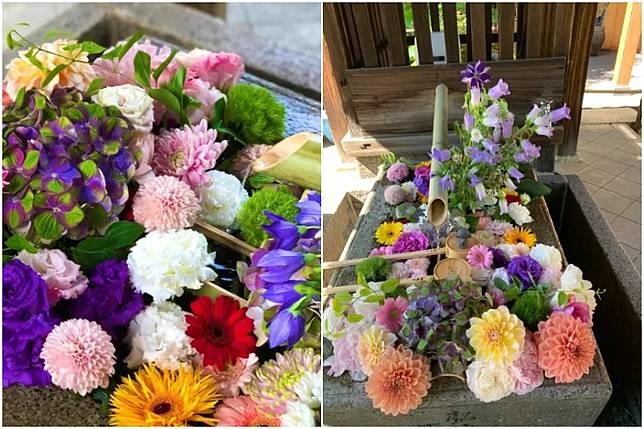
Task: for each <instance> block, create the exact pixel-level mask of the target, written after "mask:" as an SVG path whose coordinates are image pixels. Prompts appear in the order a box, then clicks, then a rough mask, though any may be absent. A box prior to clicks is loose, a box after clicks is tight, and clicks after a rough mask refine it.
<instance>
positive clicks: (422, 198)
mask: <svg viewBox="0 0 644 429" xmlns="http://www.w3.org/2000/svg"><path fill="white" fill-rule="evenodd" d="M418 201H420V202H421V203H422V204H427V203H428V202H429V196H425V195H423V194H421V193H420V192H418Z"/></svg>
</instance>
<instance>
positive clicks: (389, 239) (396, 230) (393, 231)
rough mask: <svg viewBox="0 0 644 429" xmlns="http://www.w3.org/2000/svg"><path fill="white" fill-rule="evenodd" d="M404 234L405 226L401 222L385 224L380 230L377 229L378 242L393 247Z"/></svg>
mask: <svg viewBox="0 0 644 429" xmlns="http://www.w3.org/2000/svg"><path fill="white" fill-rule="evenodd" d="M402 232H403V224H402V223H401V222H395V221H388V222H383V223H382V224H381V225H380V226H379V227H378V229H376V241H377V242H378V243H380V244H384V245H386V246H391V245H392V244H394V243H395V242H396V240H397V239H398V236H400V234H402Z"/></svg>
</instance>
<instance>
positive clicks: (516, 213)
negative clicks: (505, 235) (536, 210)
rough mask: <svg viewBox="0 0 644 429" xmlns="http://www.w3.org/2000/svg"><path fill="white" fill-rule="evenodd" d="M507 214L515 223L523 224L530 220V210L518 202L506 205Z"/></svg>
mask: <svg viewBox="0 0 644 429" xmlns="http://www.w3.org/2000/svg"><path fill="white" fill-rule="evenodd" d="M508 214H509V215H510V217H511V218H512V220H513V221H514V222H515V223H516V224H517V225H523V224H524V223H530V222H532V216H530V210H528V208H527V207H526V206H522V205H521V204H519V203H516V202H515V203H511V204H510V205H508Z"/></svg>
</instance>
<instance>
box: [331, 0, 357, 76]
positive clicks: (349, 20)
mask: <svg viewBox="0 0 644 429" xmlns="http://www.w3.org/2000/svg"><path fill="white" fill-rule="evenodd" d="M331 9H332V10H334V12H335V13H334V18H335V19H336V21H337V23H336V26H337V28H338V30H337V31H338V35H339V37H340V38H341V40H342V42H341V43H342V45H343V48H344V51H345V55H346V58H347V60H346V62H347V68H361V67H364V59H363V58H362V52H361V51H360V39H359V37H358V30H357V28H356V24H355V20H354V19H353V10H352V9H351V4H348V3H331ZM324 13H325V14H326V13H327V12H326V9H324Z"/></svg>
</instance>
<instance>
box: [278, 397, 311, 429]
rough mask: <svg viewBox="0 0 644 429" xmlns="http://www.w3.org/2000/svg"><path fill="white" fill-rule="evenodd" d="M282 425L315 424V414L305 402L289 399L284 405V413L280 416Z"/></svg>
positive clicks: (308, 425) (303, 425)
mask: <svg viewBox="0 0 644 429" xmlns="http://www.w3.org/2000/svg"><path fill="white" fill-rule="evenodd" d="M280 422H281V423H282V426H284V427H312V426H316V424H315V415H314V414H313V410H311V409H310V408H309V407H308V406H307V405H306V404H304V403H302V402H300V401H291V402H289V403H288V405H287V406H286V413H284V414H282V415H281V416H280Z"/></svg>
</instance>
